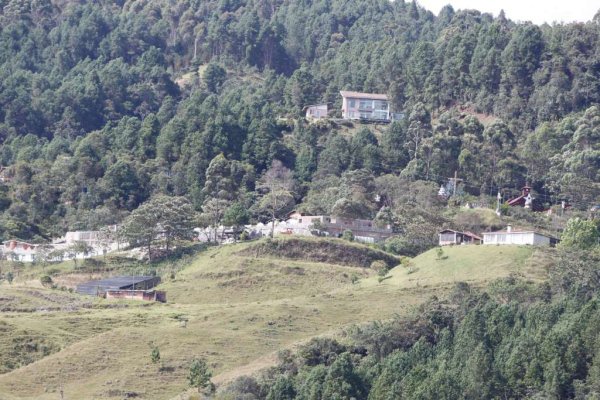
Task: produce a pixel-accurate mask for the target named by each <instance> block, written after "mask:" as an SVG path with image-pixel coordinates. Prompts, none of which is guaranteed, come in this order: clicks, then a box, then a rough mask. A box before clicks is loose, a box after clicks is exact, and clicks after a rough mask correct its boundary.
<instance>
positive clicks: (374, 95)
mask: <svg viewBox="0 0 600 400" xmlns="http://www.w3.org/2000/svg"><path fill="white" fill-rule="evenodd" d="M340 94H341V95H342V97H350V98H353V99H370V100H387V99H388V97H387V95H386V94H378V93H361V92H352V91H349V90H342V91H340Z"/></svg>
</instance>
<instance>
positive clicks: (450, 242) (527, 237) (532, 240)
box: [439, 225, 558, 246]
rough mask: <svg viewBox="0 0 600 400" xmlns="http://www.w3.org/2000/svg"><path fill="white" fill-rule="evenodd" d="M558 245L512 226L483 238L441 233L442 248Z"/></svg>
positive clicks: (483, 234) (464, 233) (454, 232)
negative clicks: (476, 245)
mask: <svg viewBox="0 0 600 400" xmlns="http://www.w3.org/2000/svg"><path fill="white" fill-rule="evenodd" d="M557 243H558V239H556V238H555V237H552V236H549V235H545V234H543V233H540V232H536V231H532V230H527V231H520V230H514V229H513V228H512V226H510V225H508V226H507V227H506V229H505V230H501V231H496V232H483V233H482V234H481V236H478V235H476V234H474V233H472V232H460V231H455V230H452V229H444V230H443V231H441V232H440V233H439V245H440V246H454V245H465V244H484V245H514V244H516V245H530V246H555V245H556V244H557Z"/></svg>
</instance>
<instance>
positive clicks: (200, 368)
mask: <svg viewBox="0 0 600 400" xmlns="http://www.w3.org/2000/svg"><path fill="white" fill-rule="evenodd" d="M211 377H212V373H211V372H210V369H209V368H208V365H207V364H206V361H204V360H203V359H198V358H196V359H194V360H193V361H192V364H191V366H190V371H189V373H188V382H189V384H190V386H191V387H194V388H196V389H198V392H199V391H200V390H201V389H211V388H212V385H213V384H212V382H211V381H210V378H211Z"/></svg>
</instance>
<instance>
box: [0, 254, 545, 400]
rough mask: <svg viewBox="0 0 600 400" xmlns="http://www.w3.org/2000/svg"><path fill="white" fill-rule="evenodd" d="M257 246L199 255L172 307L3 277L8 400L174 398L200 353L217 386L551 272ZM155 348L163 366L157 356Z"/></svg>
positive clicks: (514, 261)
mask: <svg viewBox="0 0 600 400" xmlns="http://www.w3.org/2000/svg"><path fill="white" fill-rule="evenodd" d="M248 246H251V244H238V245H229V246H223V247H220V248H213V249H210V250H208V251H205V252H202V253H200V254H198V255H197V256H196V257H195V258H193V259H192V261H191V262H190V263H189V265H188V266H187V267H186V268H184V269H183V270H182V271H180V272H179V273H178V274H177V275H176V277H175V279H173V280H170V279H168V278H167V281H164V282H163V284H162V285H161V289H163V290H166V291H167V298H168V303H167V304H158V303H137V302H127V301H116V302H115V301H107V300H103V299H92V298H88V297H82V296H78V295H74V294H69V293H68V292H62V291H58V290H50V289H40V288H28V287H26V286H19V287H12V288H9V287H8V286H7V285H6V284H3V285H2V286H0V292H1V293H2V295H1V296H0V306H2V305H4V304H5V303H6V304H8V303H10V304H11V307H15V309H16V310H17V311H8V312H4V313H2V314H1V315H0V333H2V336H1V339H0V355H2V356H1V357H0V361H2V362H4V363H6V362H13V364H14V363H16V362H18V361H20V362H23V363H25V362H29V364H28V365H25V366H22V367H20V368H16V369H14V370H12V371H10V372H5V373H3V374H1V375H0V399H7V400H12V399H42V400H43V399H58V398H60V396H59V390H60V388H61V387H62V388H63V390H64V396H65V398H66V399H94V398H103V399H121V398H124V397H126V396H132V395H133V394H135V395H136V396H137V397H136V398H140V399H169V398H173V397H175V396H178V395H179V394H181V393H184V392H185V391H186V390H187V382H186V376H187V372H188V368H189V364H190V362H191V360H192V359H193V358H194V357H204V358H206V359H207V360H208V362H209V364H210V366H211V368H212V370H213V374H214V375H215V377H214V379H213V380H214V381H215V383H217V384H219V383H223V382H225V381H228V380H229V379H233V378H235V377H236V376H238V375H240V374H248V373H253V372H256V371H258V370H259V369H261V368H264V367H267V366H270V365H272V363H273V362H274V359H275V354H276V352H277V350H279V349H284V348H293V346H295V345H296V344H297V343H299V342H303V341H305V340H307V339H309V338H311V337H314V336H317V335H327V334H335V333H336V332H339V331H340V329H342V328H343V327H345V326H348V325H351V324H359V323H364V322H367V321H373V320H381V319H387V318H390V317H392V316H393V315H395V314H400V315H402V314H406V313H409V312H410V311H411V310H412V309H413V308H414V306H416V305H418V304H419V303H421V302H422V301H423V300H425V299H426V298H428V297H429V296H431V295H433V294H436V295H437V296H440V295H443V294H444V292H445V291H447V290H450V289H451V287H452V286H453V284H454V283H455V282H457V281H467V282H470V283H471V284H473V285H485V284H486V283H487V282H489V281H490V280H493V279H495V278H497V277H501V276H507V275H509V274H513V273H517V274H521V275H523V276H525V277H527V278H530V279H543V278H544V268H543V266H544V265H545V264H544V263H545V262H546V261H547V260H545V259H544V258H543V254H544V253H542V252H541V250H536V249H534V248H530V247H510V246H508V247H485V246H472V247H471V246H462V247H454V248H446V249H444V256H445V257H447V258H444V259H441V260H438V259H437V255H436V251H435V249H434V250H432V251H429V252H427V253H424V254H422V255H420V256H419V257H416V258H415V259H413V260H412V266H410V267H409V268H406V267H403V266H399V267H396V268H394V269H393V270H392V271H391V272H390V274H389V276H390V277H389V278H388V279H385V280H383V281H382V282H379V281H378V277H377V275H376V274H375V273H374V271H371V270H369V269H365V268H359V267H348V266H343V265H337V264H336V263H333V262H332V263H318V262H306V261H299V260H289V259H284V258H279V257H277V256H276V255H270V256H268V257H255V256H252V255H251V252H250V253H248V252H244V251H243V250H245V249H248ZM353 246H356V245H353ZM365 248H366V247H365ZM242 254H246V255H242ZM357 279H358V281H356V280H357ZM353 281H355V283H353ZM53 296H54V297H53ZM19 305H21V306H23V311H19V310H18V307H17V306H19ZM44 307H45V308H44ZM181 320H187V321H188V322H187V326H186V327H183V325H182V322H181ZM29 339H31V346H33V344H34V343H37V344H38V346H37V351H35V352H32V353H31V354H29V353H27V352H25V355H31V358H32V359H29V360H28V359H26V357H25V356H24V355H23V354H16V353H14V352H11V351H9V350H10V349H12V348H14V340H17V341H27V340H29ZM154 345H156V346H158V347H159V349H160V353H161V365H162V368H160V369H159V367H160V366H161V365H155V364H152V363H151V361H150V352H151V347H152V346H154ZM44 346H46V347H44ZM22 353H23V352H22ZM36 360H37V361H36ZM32 361H34V362H32ZM17 365H18V364H17ZM5 369H6V368H5Z"/></svg>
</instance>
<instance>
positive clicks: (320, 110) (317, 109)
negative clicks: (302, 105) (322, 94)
mask: <svg viewBox="0 0 600 400" xmlns="http://www.w3.org/2000/svg"><path fill="white" fill-rule="evenodd" d="M327 114H328V109H327V104H315V105H310V106H306V119H321V118H327Z"/></svg>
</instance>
